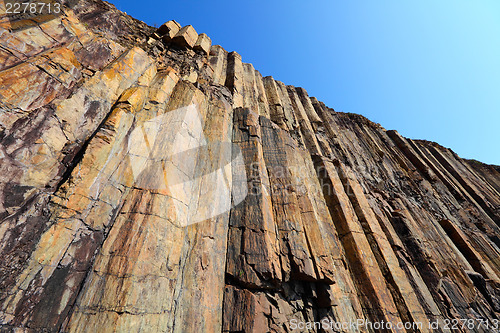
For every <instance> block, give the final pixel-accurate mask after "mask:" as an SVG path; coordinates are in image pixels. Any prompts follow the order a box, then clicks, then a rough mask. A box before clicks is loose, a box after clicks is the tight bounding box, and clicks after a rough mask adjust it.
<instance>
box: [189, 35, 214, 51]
mask: <svg viewBox="0 0 500 333" xmlns="http://www.w3.org/2000/svg"><path fill="white" fill-rule="evenodd" d="M211 46H212V40H211V39H210V37H208V36H207V35H206V34H199V35H198V39H197V40H196V43H195V44H194V47H193V49H194V50H196V51H203V52H205V53H206V54H208V53H209V52H210V47H211Z"/></svg>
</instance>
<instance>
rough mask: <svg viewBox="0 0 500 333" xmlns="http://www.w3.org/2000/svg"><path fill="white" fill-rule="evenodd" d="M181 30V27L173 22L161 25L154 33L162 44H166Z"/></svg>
mask: <svg viewBox="0 0 500 333" xmlns="http://www.w3.org/2000/svg"><path fill="white" fill-rule="evenodd" d="M180 29H181V25H180V24H179V23H177V22H176V21H174V20H171V21H168V22H165V23H163V24H162V25H161V26H160V27H159V28H158V30H156V33H157V34H158V36H159V37H161V39H162V40H163V42H165V43H168V42H170V41H171V40H172V38H174V37H175V35H177V33H178V32H179V30H180Z"/></svg>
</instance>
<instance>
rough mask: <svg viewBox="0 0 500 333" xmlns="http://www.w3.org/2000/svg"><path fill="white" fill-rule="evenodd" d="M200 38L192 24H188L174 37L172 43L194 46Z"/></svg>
mask: <svg viewBox="0 0 500 333" xmlns="http://www.w3.org/2000/svg"><path fill="white" fill-rule="evenodd" d="M197 40H198V33H197V32H196V30H194V28H193V26H192V25H187V26H185V27H184V28H182V29H181V30H179V32H178V33H177V34H176V35H175V37H174V38H173V39H172V43H175V44H177V45H180V46H184V47H189V48H193V46H194V44H195V43H196V41H197Z"/></svg>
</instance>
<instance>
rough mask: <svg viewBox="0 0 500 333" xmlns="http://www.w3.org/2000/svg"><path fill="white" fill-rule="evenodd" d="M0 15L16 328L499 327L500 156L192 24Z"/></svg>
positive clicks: (73, 6) (8, 269)
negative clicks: (270, 71)
mask: <svg viewBox="0 0 500 333" xmlns="http://www.w3.org/2000/svg"><path fill="white" fill-rule="evenodd" d="M2 13H5V6H4V5H3V4H2V3H0V14H2ZM2 17H3V18H1V19H0V36H1V38H0V170H1V172H0V219H1V223H0V258H1V260H0V331H1V332H291V331H311V332H320V331H321V332H334V331H342V332H372V331H374V332H378V331H387V332H448V331H452V330H451V328H452V326H453V322H452V321H453V320H466V319H467V320H469V321H468V322H466V324H465V325H464V324H463V321H459V322H458V326H457V327H458V328H459V329H458V330H457V331H460V332H468V331H471V332H472V331H473V332H493V331H496V329H497V327H498V326H499V324H498V322H497V320H498V318H499V314H500V238H499V235H500V230H499V224H500V194H499V193H500V168H499V167H495V166H487V165H484V164H481V163H479V162H475V161H467V160H463V159H461V158H460V157H458V156H457V155H456V154H455V153H453V152H452V151H451V150H449V149H446V148H443V147H441V146H439V145H437V144H435V143H431V142H425V141H417V140H410V139H407V138H404V137H402V136H401V135H400V134H398V133H397V132H396V131H386V130H385V129H383V128H382V127H380V126H379V125H377V124H374V123H372V122H370V121H369V120H367V119H366V118H364V117H362V116H359V115H354V114H345V113H340V112H335V111H334V110H333V109H330V108H328V107H326V106H325V105H324V104H323V103H321V102H319V101H318V100H317V99H316V98H314V97H310V96H309V95H308V94H307V92H306V90H304V89H303V88H296V87H293V86H286V85H285V84H284V83H282V82H279V81H276V80H274V79H273V78H272V77H265V78H263V77H262V76H261V74H260V73H259V72H258V71H256V70H255V69H254V68H253V66H252V65H251V64H246V63H243V62H242V59H241V56H240V55H239V54H237V53H235V52H231V53H228V52H227V51H225V50H224V49H223V48H222V47H221V46H218V45H215V46H211V40H210V38H208V36H206V35H205V34H200V35H198V34H197V32H196V31H195V30H194V28H193V27H192V26H186V27H181V26H179V24H178V23H177V22H175V21H170V22H167V23H166V24H164V25H162V26H161V27H160V28H159V29H158V30H156V29H154V28H151V27H148V26H146V25H145V24H144V23H142V22H139V21H136V20H134V19H132V18H130V17H128V16H127V15H126V14H124V13H121V12H119V11H118V10H116V9H115V8H114V7H113V6H111V5H109V4H107V3H104V2H101V1H98V0H94V1H92V0H85V1H78V2H72V3H69V2H68V3H66V6H65V7H64V11H63V13H62V15H58V16H50V15H48V16H40V17H36V18H31V19H23V18H19V19H12V18H7V17H6V16H5V15H3V14H2ZM359 320H364V321H365V322H364V324H361V323H360V324H359V325H349V323H359ZM320 321H323V322H322V323H323V325H318V324H316V325H314V322H320ZM368 322H371V323H372V326H370V325H369V323H368ZM382 322H384V323H387V322H390V323H392V324H393V325H394V326H393V327H389V325H385V326H383V329H381V328H379V327H377V326H376V324H377V323H378V324H381V323H382ZM306 323H309V324H308V325H310V326H306ZM398 323H407V325H406V329H405V328H398V327H397V324H398ZM412 323H413V325H412ZM447 323H448V324H449V325H448V328H447V327H446V324H447ZM335 324H336V325H335ZM373 324H374V325H373ZM455 324H456V323H455ZM487 325H489V326H487Z"/></svg>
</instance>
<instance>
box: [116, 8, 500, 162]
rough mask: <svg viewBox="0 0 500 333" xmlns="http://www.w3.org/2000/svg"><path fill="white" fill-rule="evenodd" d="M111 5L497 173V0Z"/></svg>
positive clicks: (499, 55)
mask: <svg viewBox="0 0 500 333" xmlns="http://www.w3.org/2000/svg"><path fill="white" fill-rule="evenodd" d="M111 2H112V3H113V4H115V5H116V6H117V7H118V8H119V9H121V10H123V11H125V12H127V13H128V14H130V15H132V16H134V17H135V18H138V19H140V20H143V21H145V22H146V23H148V24H150V25H154V24H157V25H161V24H162V23H163V22H165V21H168V20H171V19H175V20H176V21H178V22H179V23H180V24H181V25H188V24H192V25H193V26H194V28H195V29H196V30H197V32H198V33H202V32H204V33H206V34H208V35H209V36H210V38H212V41H213V42H214V44H220V45H222V46H223V47H224V48H225V49H226V50H228V51H237V52H238V53H239V54H241V55H242V58H243V61H244V62H251V63H253V64H254V66H255V68H256V69H258V70H259V71H260V72H261V73H262V75H263V76H267V75H272V76H273V77H274V78H275V79H277V80H280V81H283V82H284V83H286V84H292V85H295V86H301V87H304V88H305V89H306V90H307V91H308V92H309V95H311V96H315V97H317V98H318V99H319V100H321V101H323V102H324V103H325V104H327V105H328V106H330V107H332V108H334V109H335V110H337V111H343V112H354V113H359V114H362V115H364V116H366V117H368V118H369V119H371V120H372V121H375V122H378V123H380V124H381V125H382V126H384V127H385V128H387V129H396V130H398V131H399V132H400V133H401V134H402V135H404V136H406V137H409V138H413V139H427V140H431V141H436V142H438V143H440V144H441V145H443V146H445V147H449V148H451V149H453V150H454V151H455V152H456V153H457V154H459V155H460V156H461V157H464V158H473V159H477V160H480V161H482V162H485V163H489V164H497V165H500V148H499V145H500V128H499V127H500V1H497V0H491V1H483V0H477V1H471V0H468V1H463V0H438V1H436V0H418V1H417V0H413V1H407V0H405V1H401V0H377V1H368V0H359V1H340V0H328V1H326V0H325V1H294V0H288V1H281V0H268V1H262V0H253V1H235V0H232V1H226V0H223V1H216V0H215V1H206V0H205V1H198V0H190V1H185V0H184V1H160V0H142V1H136V0H134V1H131V0H113V1H111Z"/></svg>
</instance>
